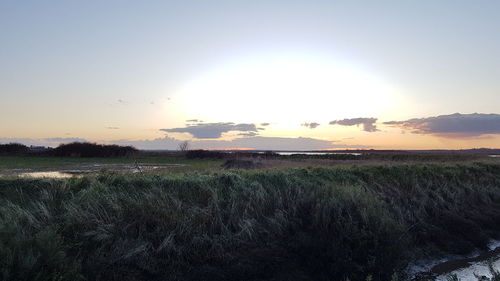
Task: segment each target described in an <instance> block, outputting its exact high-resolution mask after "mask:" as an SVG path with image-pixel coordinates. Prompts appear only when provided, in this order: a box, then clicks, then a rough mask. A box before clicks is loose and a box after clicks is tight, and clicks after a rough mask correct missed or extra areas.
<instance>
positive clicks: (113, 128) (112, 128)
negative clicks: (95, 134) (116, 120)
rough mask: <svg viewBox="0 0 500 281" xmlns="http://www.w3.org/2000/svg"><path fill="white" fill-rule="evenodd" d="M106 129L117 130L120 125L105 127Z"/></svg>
mask: <svg viewBox="0 0 500 281" xmlns="http://www.w3.org/2000/svg"><path fill="white" fill-rule="evenodd" d="M106 129H108V130H118V129H120V127H106Z"/></svg>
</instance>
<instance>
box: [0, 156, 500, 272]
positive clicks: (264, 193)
mask: <svg viewBox="0 0 500 281" xmlns="http://www.w3.org/2000/svg"><path fill="white" fill-rule="evenodd" d="M499 222H500V165H493V164H477V165H467V166H431V165H423V166H421V165H419V166H417V165H415V166H393V167H390V166H385V167H384V166H381V167H353V168H335V169H332V168H314V169H313V168H310V169H290V170H282V171H267V172H263V171H260V172H228V173H219V174H213V175H186V176H177V177H157V176H123V175H115V174H102V175H99V176H97V177H87V178H80V179H76V178H75V179H67V180H46V179H45V180H34V179H11V180H7V179H3V180H0V278H1V279H2V280H121V281H124V280H345V279H346V278H349V279H350V280H364V279H365V278H366V277H367V276H372V277H373V279H374V280H389V279H390V277H391V276H392V275H393V273H395V272H399V271H400V270H401V269H403V268H404V267H405V266H406V265H407V263H408V261H410V260H412V259H414V258H416V257H421V256H424V255H438V254H443V253H466V252H468V251H471V250H472V249H475V248H484V247H486V243H487V241H488V239H489V238H492V237H498V235H499V234H500V224H499Z"/></svg>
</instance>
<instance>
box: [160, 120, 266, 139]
mask: <svg viewBox="0 0 500 281" xmlns="http://www.w3.org/2000/svg"><path fill="white" fill-rule="evenodd" d="M160 131H164V132H169V133H189V134H191V135H192V136H193V137H195V138H197V139H217V138H220V137H221V136H222V134H223V133H227V132H232V131H236V132H254V133H258V129H257V127H256V126H255V124H245V123H240V124H235V123H232V122H220V123H197V124H192V125H191V124H188V125H187V127H183V128H173V129H161V130H160Z"/></svg>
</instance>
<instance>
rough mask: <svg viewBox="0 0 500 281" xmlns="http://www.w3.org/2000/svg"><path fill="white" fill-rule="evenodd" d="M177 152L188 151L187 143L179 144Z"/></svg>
mask: <svg viewBox="0 0 500 281" xmlns="http://www.w3.org/2000/svg"><path fill="white" fill-rule="evenodd" d="M179 150H180V151H182V152H186V151H188V150H189V141H183V142H181V143H179Z"/></svg>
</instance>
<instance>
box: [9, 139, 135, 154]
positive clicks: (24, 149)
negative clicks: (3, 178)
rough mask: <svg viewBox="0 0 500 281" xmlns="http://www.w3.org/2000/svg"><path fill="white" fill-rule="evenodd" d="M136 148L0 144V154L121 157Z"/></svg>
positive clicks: (86, 144) (92, 145)
mask: <svg viewBox="0 0 500 281" xmlns="http://www.w3.org/2000/svg"><path fill="white" fill-rule="evenodd" d="M137 151H138V150H137V149H136V148H134V147H132V146H119V145H104V144H96V143H88V142H73V143H68V144H61V145H59V146H58V147H57V148H48V147H28V146H26V145H24V144H19V143H9V144H0V155H13V156H17V155H42V156H61V157H123V156H128V155H131V154H133V153H135V152H137Z"/></svg>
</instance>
